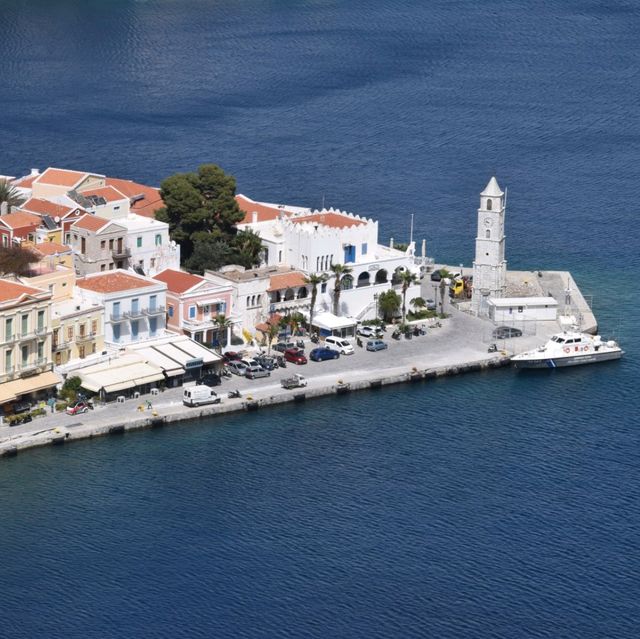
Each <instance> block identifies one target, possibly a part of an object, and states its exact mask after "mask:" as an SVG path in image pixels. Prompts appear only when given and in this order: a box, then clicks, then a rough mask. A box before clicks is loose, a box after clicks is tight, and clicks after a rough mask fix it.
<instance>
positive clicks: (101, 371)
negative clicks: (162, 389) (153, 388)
mask: <svg viewBox="0 0 640 639" xmlns="http://www.w3.org/2000/svg"><path fill="white" fill-rule="evenodd" d="M78 374H79V376H80V379H81V380H82V386H83V388H86V389H87V390H88V391H91V392H93V393H98V392H99V391H100V390H104V392H105V393H116V392H118V391H121V390H126V389H128V388H135V387H136V386H143V385H145V384H151V383H153V382H158V381H160V380H162V379H164V374H163V373H162V368H160V367H159V366H155V365H154V364H152V363H149V362H146V361H144V359H143V358H142V356H141V355H139V354H134V353H131V354H129V355H125V356H123V357H120V358H117V359H114V360H112V361H111V362H109V363H104V362H103V363H102V364H96V365H95V366H90V367H88V368H86V369H83V370H80V371H78Z"/></svg>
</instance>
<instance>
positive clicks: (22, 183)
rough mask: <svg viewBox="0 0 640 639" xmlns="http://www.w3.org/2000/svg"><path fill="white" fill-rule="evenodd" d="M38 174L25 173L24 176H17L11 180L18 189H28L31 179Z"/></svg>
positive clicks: (31, 182)
mask: <svg viewBox="0 0 640 639" xmlns="http://www.w3.org/2000/svg"><path fill="white" fill-rule="evenodd" d="M38 175H40V174H39V173H38V174H37V175H25V176H24V177H21V178H18V179H17V180H14V181H13V186H17V187H18V188H20V189H30V188H31V185H32V184H33V181H34V180H35V179H36V178H37V177H38Z"/></svg>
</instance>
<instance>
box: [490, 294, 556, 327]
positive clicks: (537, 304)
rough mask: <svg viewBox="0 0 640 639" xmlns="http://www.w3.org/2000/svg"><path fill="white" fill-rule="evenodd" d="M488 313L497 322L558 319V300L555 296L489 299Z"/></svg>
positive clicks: (512, 322) (509, 322)
mask: <svg viewBox="0 0 640 639" xmlns="http://www.w3.org/2000/svg"><path fill="white" fill-rule="evenodd" d="M487 308H488V315H489V318H490V319H491V320H493V321H494V322H495V323H496V324H508V325H514V324H517V323H519V322H530V321H534V322H535V321H556V320H557V318H558V302H557V301H556V300H555V299H554V298H553V297H503V298H497V299H496V298H493V299H489V301H488V302H487Z"/></svg>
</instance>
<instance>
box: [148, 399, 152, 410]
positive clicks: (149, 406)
mask: <svg viewBox="0 0 640 639" xmlns="http://www.w3.org/2000/svg"><path fill="white" fill-rule="evenodd" d="M147 408H148V409H149V410H151V408H152V405H151V402H150V401H149V400H147Z"/></svg>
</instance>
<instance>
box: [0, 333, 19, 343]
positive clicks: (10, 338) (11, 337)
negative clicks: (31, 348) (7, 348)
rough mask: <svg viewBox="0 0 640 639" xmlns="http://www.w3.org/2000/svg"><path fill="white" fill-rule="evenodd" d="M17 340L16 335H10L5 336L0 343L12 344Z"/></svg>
mask: <svg viewBox="0 0 640 639" xmlns="http://www.w3.org/2000/svg"><path fill="white" fill-rule="evenodd" d="M17 339H18V335H17V334H16V333H13V334H12V335H7V336H6V337H5V338H4V340H3V341H2V343H3V344H11V343H12V342H15V341H16V340H17Z"/></svg>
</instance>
